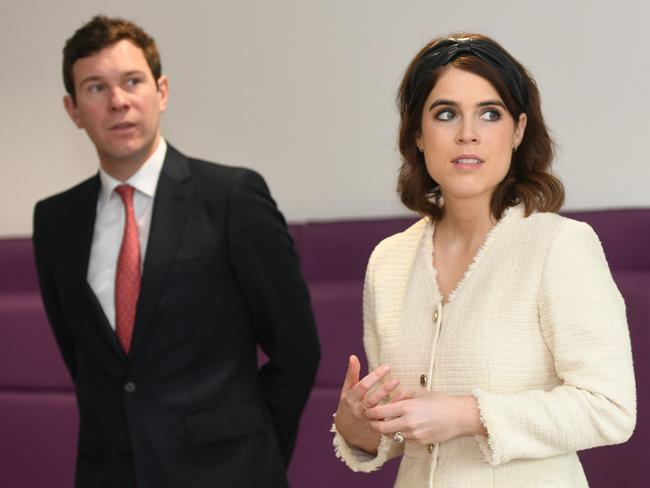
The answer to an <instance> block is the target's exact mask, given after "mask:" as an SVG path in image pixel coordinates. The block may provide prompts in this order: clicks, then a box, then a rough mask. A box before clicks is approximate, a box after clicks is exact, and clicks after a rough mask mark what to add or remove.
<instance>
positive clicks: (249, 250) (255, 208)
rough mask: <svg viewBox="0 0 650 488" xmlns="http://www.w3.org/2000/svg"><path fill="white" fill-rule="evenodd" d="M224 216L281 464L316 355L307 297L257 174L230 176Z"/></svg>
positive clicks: (279, 216) (313, 371) (281, 221)
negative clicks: (261, 359) (260, 357)
mask: <svg viewBox="0 0 650 488" xmlns="http://www.w3.org/2000/svg"><path fill="white" fill-rule="evenodd" d="M228 219H229V221H228V229H229V230H228V233H229V250H230V254H231V259H232V263H233V267H234V270H235V274H236V278H237V280H238V282H239V284H240V286H241V287H242V290H243V292H244V295H245V297H246V301H247V304H248V307H249V309H250V311H251V314H252V317H253V326H254V329H255V334H256V338H257V341H258V344H259V345H260V347H261V348H262V350H263V351H264V353H265V354H266V355H267V356H268V358H269V361H268V363H266V364H265V365H263V366H262V367H261V368H260V371H259V378H260V383H261V385H262V389H263V391H264V395H265V397H266V401H267V403H268V407H269V410H270V412H271V416H272V419H273V422H274V425H275V429H276V434H277V436H278V440H279V442H280V447H281V449H282V454H283V457H284V460H285V463H286V464H288V462H289V460H290V457H291V453H292V450H293V446H294V443H295V439H296V434H297V431H298V423H299V418H300V415H301V413H302V410H303V409H304V407H305V404H306V402H307V398H308V396H309V392H310V390H311V387H312V385H313V382H314V379H315V376H316V370H317V368H318V362H319V358H320V347H319V343H318V336H317V333H316V326H315V323H314V318H313V315H312V310H311V302H310V298H309V293H308V291H307V287H306V286H305V282H304V280H303V277H302V274H301V272H300V268H299V263H298V257H297V255H296V252H295V250H294V247H293V242H292V240H291V237H290V236H289V233H288V231H287V226H286V223H285V221H284V218H283V216H282V214H281V213H280V212H279V210H278V209H277V207H276V205H275V202H274V201H273V199H272V198H271V196H270V194H269V191H268V188H267V186H266V184H265V182H264V180H263V179H262V177H261V176H259V175H258V174H257V173H254V172H253V171H249V170H242V171H241V172H240V173H239V174H238V176H237V177H236V181H235V183H234V186H233V189H232V192H231V195H230V199H229V208H228Z"/></svg>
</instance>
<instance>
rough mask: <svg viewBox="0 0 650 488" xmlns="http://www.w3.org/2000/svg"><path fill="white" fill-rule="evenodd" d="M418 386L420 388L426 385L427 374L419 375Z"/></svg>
mask: <svg viewBox="0 0 650 488" xmlns="http://www.w3.org/2000/svg"><path fill="white" fill-rule="evenodd" d="M420 386H421V387H422V388H426V387H427V375H426V374H423V375H420Z"/></svg>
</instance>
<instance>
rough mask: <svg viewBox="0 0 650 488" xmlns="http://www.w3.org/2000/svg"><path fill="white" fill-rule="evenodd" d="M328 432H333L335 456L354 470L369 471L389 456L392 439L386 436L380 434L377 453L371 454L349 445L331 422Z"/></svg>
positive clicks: (381, 463)
mask: <svg viewBox="0 0 650 488" xmlns="http://www.w3.org/2000/svg"><path fill="white" fill-rule="evenodd" d="M330 432H332V433H334V441H333V444H334V452H335V454H336V457H337V458H339V459H340V460H341V461H343V462H344V463H345V464H346V465H347V466H348V468H350V469H351V470H352V471H355V472H362V473H371V472H372V471H376V470H377V469H379V468H380V467H381V466H382V465H383V464H384V463H385V462H386V461H388V459H390V458H391V457H393V456H394V455H395V454H393V455H392V456H391V454H392V453H391V451H392V450H394V449H391V448H392V447H393V446H392V445H393V441H392V440H391V439H390V438H389V437H386V436H383V435H382V436H381V438H380V441H379V446H378V447H377V454H371V453H369V452H366V451H363V450H361V449H358V448H356V447H353V446H351V445H350V444H348V443H347V441H346V440H345V439H344V438H343V436H342V435H341V434H339V433H338V432H337V431H336V427H335V426H334V424H332V428H331V429H330Z"/></svg>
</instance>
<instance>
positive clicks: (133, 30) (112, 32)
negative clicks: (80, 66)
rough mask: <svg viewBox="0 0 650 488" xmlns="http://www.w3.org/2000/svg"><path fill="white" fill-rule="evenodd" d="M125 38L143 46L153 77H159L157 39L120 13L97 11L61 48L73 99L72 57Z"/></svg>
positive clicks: (83, 56)
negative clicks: (98, 13) (109, 15)
mask: <svg viewBox="0 0 650 488" xmlns="http://www.w3.org/2000/svg"><path fill="white" fill-rule="evenodd" d="M122 39H127V40H129V41H131V42H132V43H133V44H135V45H136V46H137V47H139V48H140V49H142V53H143V54H144V58H145V59H146V60H147V64H148V65H149V69H151V73H152V74H153V79H154V80H155V81H158V78H160V74H161V72H162V68H161V65H160V54H159V53H158V48H157V47H156V42H155V41H154V40H153V38H152V37H151V36H150V35H149V34H147V33H146V32H145V31H144V30H143V29H142V28H141V27H140V26H138V25H136V24H134V23H133V22H131V21H128V20H125V19H122V18H119V17H106V16H105V15H96V16H94V17H93V18H92V19H90V20H89V21H88V22H87V23H86V24H84V25H82V26H81V27H80V28H79V29H77V31H76V32H75V33H74V34H73V35H72V37H71V38H70V39H68V40H67V41H66V43H65V46H64V48H63V84H64V85H65V89H66V91H67V92H68V94H69V95H70V96H71V97H72V100H73V101H74V102H75V103H76V99H75V88H74V77H73V75H72V66H73V65H74V63H75V61H77V60H78V59H80V58H85V57H88V56H91V55H93V54H95V53H96V52H99V51H101V50H102V49H104V48H106V47H108V46H111V45H113V44H115V43H116V42H118V41H121V40H122Z"/></svg>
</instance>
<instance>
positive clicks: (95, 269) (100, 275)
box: [86, 137, 167, 329]
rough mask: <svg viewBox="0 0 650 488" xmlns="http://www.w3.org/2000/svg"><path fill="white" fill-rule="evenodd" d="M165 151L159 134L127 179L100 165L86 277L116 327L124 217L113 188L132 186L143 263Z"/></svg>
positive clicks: (119, 200)
mask: <svg viewBox="0 0 650 488" xmlns="http://www.w3.org/2000/svg"><path fill="white" fill-rule="evenodd" d="M166 153H167V143H166V142H165V140H164V139H163V138H162V137H161V138H160V142H159V143H158V147H157V148H156V150H155V151H154V152H153V154H152V155H151V157H150V158H149V159H148V160H147V161H145V163H144V164H143V165H142V166H141V167H140V169H139V170H138V171H136V172H135V173H134V174H133V175H132V176H131V177H130V178H129V179H128V180H126V181H119V180H116V179H115V178H113V177H112V176H110V175H109V174H108V173H106V172H105V171H104V170H103V169H101V168H100V169H99V179H100V181H101V189H100V191H99V197H98V199H97V216H96V218H95V229H94V233H93V242H92V246H91V248H90V260H89V262H88V274H87V276H86V279H87V280H88V284H89V285H90V287H91V288H92V290H93V292H95V295H96V296H97V299H98V300H99V303H100V304H101V306H102V309H103V310H104V314H105V315H106V318H107V319H108V322H109V324H110V325H111V327H112V328H113V329H115V274H116V271H117V259H118V257H119V254H120V247H121V245H122V235H123V233H124V221H125V215H124V214H125V211H124V204H123V203H122V199H121V198H120V196H119V195H118V194H117V193H116V192H115V191H114V190H115V188H116V187H117V186H119V185H122V184H127V185H130V186H132V187H133V188H135V192H133V207H134V211H135V220H136V224H137V226H138V238H139V240H140V266H142V264H143V263H144V258H145V251H146V249H147V241H148V240H149V228H150V227H151V214H152V211H153V200H154V196H155V193H156V185H157V184H158V177H159V176H160V171H161V169H162V165H163V161H164V160H165V154H166Z"/></svg>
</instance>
